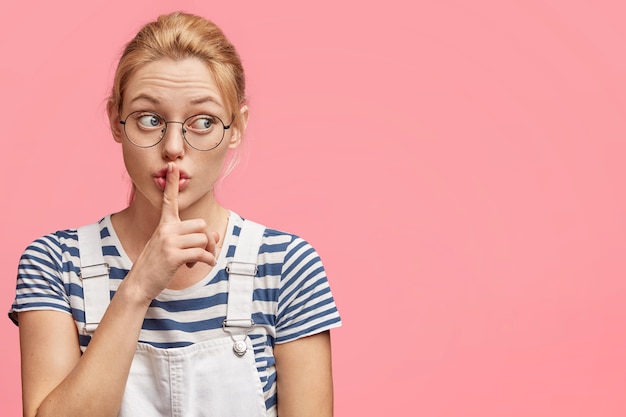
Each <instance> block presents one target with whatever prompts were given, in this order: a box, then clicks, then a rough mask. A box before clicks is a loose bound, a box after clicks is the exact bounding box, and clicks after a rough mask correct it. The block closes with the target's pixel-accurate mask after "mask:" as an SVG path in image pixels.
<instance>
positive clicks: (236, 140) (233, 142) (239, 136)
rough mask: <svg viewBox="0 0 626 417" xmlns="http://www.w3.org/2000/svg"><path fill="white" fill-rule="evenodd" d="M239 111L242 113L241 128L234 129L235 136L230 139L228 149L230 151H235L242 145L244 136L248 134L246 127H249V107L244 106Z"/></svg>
mask: <svg viewBox="0 0 626 417" xmlns="http://www.w3.org/2000/svg"><path fill="white" fill-rule="evenodd" d="M239 111H240V112H241V121H242V122H241V126H240V127H238V128H234V129H233V134H232V135H231V137H230V141H229V142H228V147H229V148H230V149H235V148H237V147H238V146H239V145H241V141H242V140H243V136H244V134H245V133H246V127H247V126H248V117H249V115H250V114H249V112H248V106H247V105H245V104H244V105H242V106H241V108H240V109H239Z"/></svg>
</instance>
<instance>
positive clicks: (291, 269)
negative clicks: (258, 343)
mask: <svg viewBox="0 0 626 417" xmlns="http://www.w3.org/2000/svg"><path fill="white" fill-rule="evenodd" d="M339 326H341V318H340V316H339V312H338V310H337V306H336V305H335V300H334V298H333V295H332V293H331V290H330V285H329V283H328V278H327V276H326V271H325V270H324V266H323V265H322V261H321V259H320V257H319V255H318V254H317V252H316V251H315V249H314V248H313V247H312V246H311V245H310V244H309V243H308V242H306V241H305V240H303V239H301V238H298V237H295V238H294V239H293V241H292V242H291V243H290V245H289V247H288V248H287V252H286V255H285V259H284V263H283V268H282V273H281V282H280V289H279V294H278V311H277V320H276V343H285V342H289V341H292V340H295V339H298V338H301V337H304V336H310V335H313V334H316V333H320V332H323V331H325V330H329V329H331V328H335V327H339Z"/></svg>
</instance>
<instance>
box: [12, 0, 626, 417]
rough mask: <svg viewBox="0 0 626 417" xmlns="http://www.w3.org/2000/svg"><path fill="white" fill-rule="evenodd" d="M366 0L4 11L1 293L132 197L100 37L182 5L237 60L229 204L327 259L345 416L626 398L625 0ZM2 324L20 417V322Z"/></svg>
mask: <svg viewBox="0 0 626 417" xmlns="http://www.w3.org/2000/svg"><path fill="white" fill-rule="evenodd" d="M366 3H371V2H363V1H356V0H349V1H343V2H341V1H338V0H335V1H330V0H317V1H315V2H309V3H306V4H303V5H300V2H293V1H255V2H253V1H249V2H225V1H222V2H209V1H206V0H198V1H176V2H174V1H172V2H167V1H154V0H150V1H148V0H139V1H136V0H135V1H129V0H125V1H121V0H120V1H89V2H87V1H78V0H75V1H74V0H72V1H70V0H63V1H55V2H40V3H39V4H37V5H35V4H34V2H28V1H22V2H14V4H13V5H12V6H10V9H7V7H6V6H5V7H3V10H2V13H1V15H2V17H0V54H1V56H2V58H1V59H2V65H0V89H1V96H2V99H1V100H0V101H1V104H0V105H1V106H2V112H1V114H2V117H1V120H2V130H3V132H4V133H3V135H2V149H3V151H2V153H1V154H2V163H1V164H0V178H2V180H3V186H2V202H1V207H2V208H1V209H0V210H1V211H0V231H1V232H0V233H2V239H1V241H0V245H1V246H0V277H1V279H0V285H1V287H0V297H1V299H0V301H1V303H0V306H3V307H2V308H3V309H5V310H6V309H8V308H9V305H10V303H11V301H12V299H13V293H14V280H15V271H16V265H17V262H18V258H19V256H20V253H21V251H22V250H23V249H24V247H25V246H26V245H27V244H28V243H29V242H30V241H31V240H33V239H34V238H36V237H38V236H40V235H42V234H44V233H48V232H50V231H53V230H56V229H59V228H66V227H73V226H78V225H80V224H83V223H87V222H91V221H94V220H97V219H99V218H100V217H102V216H103V215H104V214H106V213H108V212H111V211H114V210H119V209H121V208H122V207H123V205H124V201H125V199H126V196H127V193H128V180H127V179H126V177H125V174H124V169H123V165H122V161H121V157H120V149H119V146H118V145H117V144H116V143H114V142H113V140H112V139H111V137H110V134H109V133H108V131H107V122H106V118H105V112H104V100H105V98H106V96H107V91H108V89H109V87H110V80H111V76H112V72H113V69H114V65H115V61H116V56H117V54H118V52H119V50H120V48H121V47H122V45H123V43H124V42H126V41H127V40H128V39H129V38H130V37H131V35H132V34H133V33H134V32H135V31H136V30H137V29H138V27H139V26H140V24H142V23H144V22H145V21H147V20H148V19H152V18H154V17H156V15H157V14H159V13H162V12H166V11H171V10H175V9H184V10H187V11H191V12H196V13H200V14H203V15H205V16H207V17H209V18H211V19H213V20H214V21H216V22H217V23H218V24H219V25H220V26H221V27H222V28H223V29H224V30H225V32H226V33H227V35H229V37H230V38H231V40H232V41H233V42H234V43H235V45H237V47H238V49H239V51H240V53H241V55H242V57H243V60H244V64H245V66H246V69H247V72H248V81H249V96H250V101H251V105H250V107H251V123H250V129H249V132H248V135H247V141H248V144H247V150H246V157H245V160H244V162H243V163H242V164H241V165H240V166H239V167H238V168H237V170H236V171H235V173H234V174H232V176H230V177H228V178H227V179H226V180H225V181H224V183H223V186H222V188H221V190H220V195H221V199H222V201H223V202H224V203H225V204H226V205H227V206H228V207H231V208H233V209H235V210H237V211H239V212H240V213H241V214H242V215H244V216H246V217H250V218H253V219H255V220H257V221H260V222H263V223H265V224H268V225H270V226H273V227H276V228H281V229H285V230H288V231H291V232H294V233H297V234H300V235H302V236H304V237H305V238H307V239H308V240H309V241H311V242H312V243H313V244H314V246H316V248H317V249H318V250H319V252H320V253H321V255H322V257H323V259H324V260H325V264H326V266H327V269H328V272H329V275H330V279H331V285H332V288H333V291H334V294H335V297H336V299H337V303H338V306H339V308H340V311H341V313H342V316H343V319H344V327H343V328H341V329H339V330H336V331H334V332H333V352H334V373H335V384H336V386H335V392H336V405H335V408H336V415H338V416H357V415H358V416H391V415H412V416H413V415H415V416H432V417H434V416H482V417H486V416H568V417H573V416H604V417H608V416H624V415H626V395H625V392H626V355H625V352H626V331H625V330H626V329H625V327H626V322H625V314H624V310H625V307H624V305H625V302H624V300H625V298H626V281H625V280H624V278H625V277H626V266H625V263H624V251H625V249H626V233H625V232H626V221H625V217H624V213H625V212H626V197H625V194H624V192H623V190H624V180H625V174H626V164H625V163H624V155H625V152H626V145H625V134H626V123H625V122H626V118H625V113H626V99H625V97H626V52H625V47H624V39H626V25H625V24H624V16H625V12H626V10H625V7H624V6H623V2H620V1H617V0H614V1H598V0H594V1H592V0H581V1H567V0H553V1H539V0H518V1H512V0H505V1H502V0H482V1H477V2H467V1H452V0H440V1H437V2H434V1H433V2H431V1H423V2H412V1H400V0H389V1H384V2H377V3H376V4H375V5H365V4H366ZM0 335H1V337H2V344H1V345H0V350H1V351H0V361H1V363H0V369H2V379H1V382H0V383H1V384H2V385H1V387H0V404H2V406H1V407H3V408H4V410H2V413H1V414H2V415H3V416H5V415H6V416H9V415H10V416H17V415H19V414H20V399H19V398H20V385H19V351H18V340H17V337H18V332H17V329H16V328H15V327H14V326H13V325H12V324H11V323H10V322H9V320H8V319H6V318H5V319H4V320H0Z"/></svg>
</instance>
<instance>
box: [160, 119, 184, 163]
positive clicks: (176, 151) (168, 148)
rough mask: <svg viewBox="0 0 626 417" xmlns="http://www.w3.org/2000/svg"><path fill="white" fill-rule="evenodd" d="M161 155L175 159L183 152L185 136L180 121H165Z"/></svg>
mask: <svg viewBox="0 0 626 417" xmlns="http://www.w3.org/2000/svg"><path fill="white" fill-rule="evenodd" d="M163 135H164V136H163V139H162V144H163V157H164V158H166V159H168V160H170V161H175V160H176V159H180V158H181V157H183V155H184V154H185V137H184V136H183V124H182V122H167V124H166V125H165V133H164V134H163Z"/></svg>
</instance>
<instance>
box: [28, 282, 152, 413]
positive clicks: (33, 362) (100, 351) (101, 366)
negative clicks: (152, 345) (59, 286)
mask: <svg viewBox="0 0 626 417" xmlns="http://www.w3.org/2000/svg"><path fill="white" fill-rule="evenodd" d="M120 290H121V288H120ZM124 293H125V291H123V290H122V291H121V293H118V294H116V296H115V297H113V300H112V301H111V304H110V305H109V309H108V310H107V313H106V314H105V316H104V318H103V320H102V323H101V324H100V326H99V328H98V331H96V333H95V334H94V336H93V338H92V341H91V342H90V344H89V347H88V349H87V350H86V351H85V354H84V355H83V356H82V357H81V352H80V348H79V344H78V334H77V329H76V325H75V323H74V320H73V318H72V316H70V315H68V314H66V313H61V312H57V311H28V312H22V313H20V314H19V319H20V327H19V329H20V349H21V357H22V391H23V392H22V401H23V408H24V416H28V417H31V416H60V415H63V416H81V415H82V416H84V415H89V416H94V417H95V416H117V414H118V413H119V407H120V404H121V400H122V395H123V392H124V387H125V383H126V378H127V377H128V372H129V369H130V364H131V362H132V358H133V354H134V351H135V346H136V343H137V339H138V337H139V330H140V328H141V323H142V322H143V317H144V315H145V311H146V309H147V305H145V304H144V305H143V306H142V304H141V303H138V302H134V303H133V302H130V299H129V297H127V296H126V295H125V294H124ZM118 296H119V297H118Z"/></svg>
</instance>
